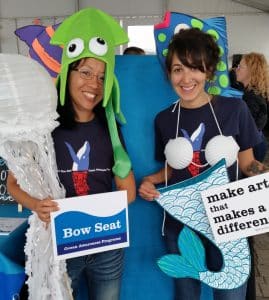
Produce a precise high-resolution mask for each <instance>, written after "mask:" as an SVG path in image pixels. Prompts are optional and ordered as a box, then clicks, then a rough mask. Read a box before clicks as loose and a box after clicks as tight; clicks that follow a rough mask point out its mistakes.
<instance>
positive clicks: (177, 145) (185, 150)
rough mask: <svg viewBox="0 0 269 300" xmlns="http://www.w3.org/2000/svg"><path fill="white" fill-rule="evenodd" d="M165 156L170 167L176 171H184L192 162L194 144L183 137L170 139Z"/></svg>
mask: <svg viewBox="0 0 269 300" xmlns="http://www.w3.org/2000/svg"><path fill="white" fill-rule="evenodd" d="M164 155H165V157H166V160H167V163H168V164H169V166H171V167H172V168H174V169H184V168H186V167H187V166H188V165H189V164H190V163H191V162H192V157H193V148H192V144H191V143H190V141H188V140H187V139H186V138H183V137H178V138H175V139H170V140H169V142H168V143H167V144H166V146H165V149H164Z"/></svg>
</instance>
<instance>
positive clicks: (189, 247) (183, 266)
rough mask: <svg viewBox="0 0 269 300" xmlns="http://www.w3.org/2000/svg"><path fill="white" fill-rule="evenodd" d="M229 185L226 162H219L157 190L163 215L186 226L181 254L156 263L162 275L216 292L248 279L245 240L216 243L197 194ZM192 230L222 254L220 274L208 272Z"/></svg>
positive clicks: (163, 258) (247, 254)
mask: <svg viewBox="0 0 269 300" xmlns="http://www.w3.org/2000/svg"><path fill="white" fill-rule="evenodd" d="M228 182H229V180H228V175H227V170H226V167H225V162H224V160H221V161H220V162H219V163H217V164H216V165H215V166H213V167H211V168H210V169H208V170H206V171H205V172H203V173H201V174H200V175H198V176H196V177H194V178H190V179H188V180H185V181H183V182H180V183H178V184H174V185H171V186H168V187H165V188H161V189H159V191H160V193H161V195H160V197H159V198H158V199H156V201H157V202H158V203H159V204H160V205H161V206H162V207H163V208H164V209H165V211H166V212H168V213H169V214H171V215H172V216H173V217H175V218H176V219H177V220H178V221H180V222H182V223H184V224H185V225H187V226H185V227H184V229H183V230H182V231H181V232H180V234H179V238H178V247H179V250H180V253H181V255H177V254H171V255H170V254H169V255H165V256H163V257H161V258H160V259H159V261H158V265H159V267H160V269H161V270H162V271H163V272H164V273H166V274H167V275H169V276H171V277H175V278H184V277H190V278H195V279H198V280H200V281H202V282H203V283H205V284H207V285H209V286H210V287H212V288H217V289H234V288H237V287H239V286H241V285H242V284H243V283H244V282H245V281H246V280H247V278H248V276H249V271H250V253H249V247H248V242H247V239H245V238H243V239H238V240H235V241H231V242H225V243H215V240H214V237H213V233H212V230H211V227H210V225H209V221H208V218H207V215H206V211H205V208H204V205H203V200H202V198H201V193H200V192H201V191H203V190H206V189H209V188H211V187H216V186H219V185H223V184H226V183H228ZM191 229H195V230H196V231H198V232H200V233H201V234H203V235H204V236H205V237H206V238H208V239H209V240H210V241H212V242H213V243H214V244H215V245H216V246H217V247H218V248H219V250H220V251H221V253H222V256H223V267H222V269H221V270H220V271H219V272H211V271H209V270H208V269H207V267H206V263H205V250H204V247H203V244H202V243H201V241H200V239H199V237H198V235H197V234H196V233H195V232H194V231H192V230H191Z"/></svg>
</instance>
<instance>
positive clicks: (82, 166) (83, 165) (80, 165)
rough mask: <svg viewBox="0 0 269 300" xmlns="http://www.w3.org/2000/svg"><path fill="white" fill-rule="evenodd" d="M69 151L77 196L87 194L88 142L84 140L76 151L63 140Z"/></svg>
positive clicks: (88, 188)
mask: <svg viewBox="0 0 269 300" xmlns="http://www.w3.org/2000/svg"><path fill="white" fill-rule="evenodd" d="M65 144H66V146H67V148H68V150H69V153H70V155H71V157H72V159H73V161H74V163H73V166H72V179H73V183H74V187H75V191H76V194H77V195H78V196H83V195H88V194H89V190H90V187H89V185H88V183H87V179H88V169H89V164H90V161H89V158H90V156H89V155H90V149H91V148H90V144H89V142H88V141H86V142H85V143H84V144H83V146H82V147H81V148H80V149H79V150H78V152H77V153H76V152H75V151H74V149H73V147H72V146H71V145H70V144H69V143H67V142H65Z"/></svg>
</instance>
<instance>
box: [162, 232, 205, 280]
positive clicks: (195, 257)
mask: <svg viewBox="0 0 269 300" xmlns="http://www.w3.org/2000/svg"><path fill="white" fill-rule="evenodd" d="M178 249H179V251H180V253H181V255H178V254H168V255H165V256H163V257H161V258H160V259H159V261H158V262H157V264H158V266H159V268H160V269H161V270H162V271H163V272H164V273H165V274H167V275H169V276H171V277H175V278H184V277H191V278H195V279H198V280H199V273H200V272H204V271H207V267H206V264H205V249H204V246H203V244H202V242H201V240H200V238H199V237H198V235H197V234H196V233H195V232H194V231H192V230H191V229H190V228H188V227H186V226H184V228H183V229H182V231H181V232H180V234H179V236H178Z"/></svg>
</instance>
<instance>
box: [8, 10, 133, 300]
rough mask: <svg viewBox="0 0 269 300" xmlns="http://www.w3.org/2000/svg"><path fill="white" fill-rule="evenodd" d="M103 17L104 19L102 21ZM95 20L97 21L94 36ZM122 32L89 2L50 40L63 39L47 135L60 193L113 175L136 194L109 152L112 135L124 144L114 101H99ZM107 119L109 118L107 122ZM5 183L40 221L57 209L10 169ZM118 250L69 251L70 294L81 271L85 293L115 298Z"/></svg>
mask: <svg viewBox="0 0 269 300" xmlns="http://www.w3.org/2000/svg"><path fill="white" fill-rule="evenodd" d="M77 23H78V24H79V25H80V26H78V24H77ZM103 23H105V24H107V26H108V27H107V28H106V27H104V28H102V27H101V26H100V24H103ZM81 24H85V26H82V25H81ZM104 26H105V25H104ZM94 27H98V29H99V37H96V30H95V29H94ZM80 30H82V32H80ZM91 30H92V31H91ZM73 36H75V37H76V38H73ZM127 40H128V37H127V35H126V33H125V32H124V31H123V30H122V28H121V27H120V25H119V24H118V23H117V22H116V21H115V20H114V19H113V18H112V17H111V16H109V15H107V14H105V13H104V12H102V11H100V10H97V9H94V8H87V9H84V10H81V11H79V12H77V13H76V14H74V15H72V16H70V17H69V18H67V19H66V20H64V21H63V23H62V24H61V25H60V26H59V27H58V29H57V30H56V31H55V33H54V36H53V38H52V43H55V44H61V45H64V49H63V57H62V67H61V72H60V74H59V78H58V82H57V88H58V108H57V111H58V113H59V119H58V121H59V123H60V125H59V127H57V128H56V129H55V130H54V131H53V133H52V137H53V140H54V147H55V153H56V162H57V168H58V174H59V178H60V181H61V184H63V186H64V188H65V190H66V197H76V196H83V195H92V194H97V193H106V192H111V191H112V190H113V183H114V184H115V188H116V190H126V191H127V198H128V202H129V203H131V202H132V201H134V199H135V196H136V187H135V179H134V175H133V172H132V170H131V167H130V165H129V164H128V160H127V161H126V159H125V160H123V159H122V158H123V156H121V157H118V158H116V157H115V148H114V145H113V141H112V139H113V138H114V139H115V137H116V138H118V139H119V140H118V141H117V145H116V148H117V149H119V148H120V149H122V151H124V149H123V148H122V144H124V141H123V137H122V135H121V133H120V128H119V126H117V125H116V124H114V123H113V121H114V122H115V120H114V119H113V120H112V121H111V117H112V118H113V116H114V113H113V110H112V109H111V107H110V109H108V106H109V105H112V104H111V103H108V104H107V105H108V106H107V107H104V98H105V97H106V98H109V100H110V101H112V99H110V97H109V95H110V94H109V93H108V91H107V89H108V87H109V85H108V83H109V82H114V80H116V79H115V77H114V60H115V53H114V50H115V49H114V48H115V44H114V43H118V44H120V43H122V42H123V41H126V42H127ZM84 45H85V46H84ZM111 47H112V49H111ZM110 88H111V86H110ZM111 123H112V125H115V126H114V127H113V126H112V128H111V127H110V126H111ZM118 133H119V136H118ZM121 153H122V152H121ZM122 163H123V167H122V168H120V169H119V166H121V164H122ZM115 165H116V168H115ZM8 191H9V193H10V194H11V195H12V196H13V197H14V198H15V199H16V201H18V202H19V203H21V204H22V205H23V206H25V207H27V208H29V209H30V210H32V211H35V212H36V213H37V215H38V217H39V218H40V219H41V220H42V221H43V222H45V223H49V222H50V213H51V212H52V211H56V210H58V206H57V202H55V201H53V199H50V198H47V199H43V200H42V201H40V199H36V198H33V197H31V196H30V195H28V194H26V193H25V192H24V191H22V190H21V189H20V187H19V185H18V183H17V181H16V179H15V178H14V176H13V175H12V174H11V173H10V174H9V176H8ZM123 255H124V252H123V249H115V250H110V251H105V252H99V253H95V254H91V255H85V256H80V257H75V258H70V259H68V260H67V261H66V262H67V271H68V274H69V277H70V278H71V280H72V289H73V296H74V298H75V299H76V297H77V295H78V293H79V286H80V284H79V282H80V280H81V278H82V276H85V278H86V282H87V286H88V293H89V299H90V300H92V299H95V300H118V299H119V298H120V284H121V277H122V271H123Z"/></svg>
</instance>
